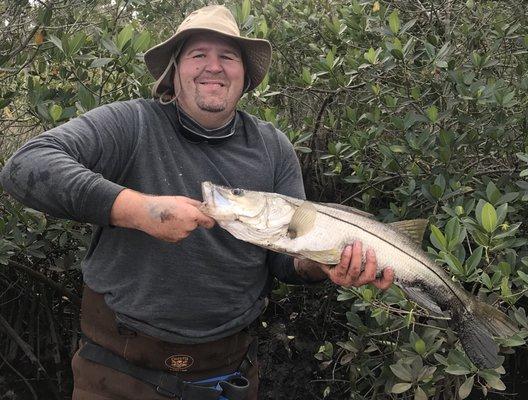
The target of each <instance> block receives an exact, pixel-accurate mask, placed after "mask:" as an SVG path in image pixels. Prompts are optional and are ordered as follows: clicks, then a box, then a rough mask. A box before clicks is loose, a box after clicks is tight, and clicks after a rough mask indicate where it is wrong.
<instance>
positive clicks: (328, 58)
mask: <svg viewBox="0 0 528 400" xmlns="http://www.w3.org/2000/svg"><path fill="white" fill-rule="evenodd" d="M325 62H326V66H327V67H328V69H329V70H332V69H334V52H333V51H332V50H330V51H329V52H328V53H327V54H326V58H325Z"/></svg>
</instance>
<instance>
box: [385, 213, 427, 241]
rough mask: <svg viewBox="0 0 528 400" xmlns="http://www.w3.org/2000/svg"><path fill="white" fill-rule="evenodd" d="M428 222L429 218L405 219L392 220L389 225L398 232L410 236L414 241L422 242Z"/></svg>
mask: <svg viewBox="0 0 528 400" xmlns="http://www.w3.org/2000/svg"><path fill="white" fill-rule="evenodd" d="M428 223H429V220H427V219H410V220H406V221H397V222H392V223H390V224H389V225H390V226H391V227H393V228H394V229H396V230H397V231H398V232H401V233H403V234H404V235H407V236H408V237H410V238H411V239H412V240H413V241H414V242H416V243H418V244H422V241H423V237H424V233H425V229H426V228H427V224H428Z"/></svg>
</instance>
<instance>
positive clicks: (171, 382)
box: [79, 337, 257, 400]
mask: <svg viewBox="0 0 528 400" xmlns="http://www.w3.org/2000/svg"><path fill="white" fill-rule="evenodd" d="M256 353H257V341H256V340H254V341H253V342H251V344H250V345H249V349H248V352H247V353H246V356H245V357H244V360H243V361H242V363H241V364H240V366H239V368H238V371H237V372H235V373H233V374H230V375H224V376H218V377H214V378H209V379H206V380H203V381H198V382H188V381H184V380H183V379H181V378H180V377H178V376H177V375H173V374H169V373H167V372H165V371H161V370H155V369H150V368H144V367H140V366H137V365H135V364H132V363H130V362H129V361H127V360H126V359H124V358H123V357H120V356H118V355H117V354H114V353H112V352H111V351H110V350H108V349H106V348H104V347H102V346H99V345H98V344H97V343H94V342H92V341H91V340H89V339H88V338H86V337H84V345H83V346H82V347H81V349H80V351H79V355H80V356H81V357H83V358H85V359H87V360H90V361H93V362H95V363H98V364H102V365H105V366H107V367H109V368H112V369H115V370H116V371H119V372H122V373H124V374H127V375H130V376H132V377H134V378H136V379H139V380H141V381H143V382H146V383H150V384H151V385H152V386H153V387H154V388H155V390H156V392H158V393H159V394H160V395H162V396H165V397H169V398H175V399H179V400H245V399H246V397H247V395H248V392H249V381H248V380H247V379H246V378H245V377H244V376H243V374H245V373H246V372H247V370H248V369H249V367H250V366H251V365H252V361H251V360H254V359H255V356H256Z"/></svg>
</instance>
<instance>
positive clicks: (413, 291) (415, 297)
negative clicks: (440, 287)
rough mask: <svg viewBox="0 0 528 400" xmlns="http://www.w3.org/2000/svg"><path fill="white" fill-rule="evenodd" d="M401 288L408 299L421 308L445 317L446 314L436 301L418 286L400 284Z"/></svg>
mask: <svg viewBox="0 0 528 400" xmlns="http://www.w3.org/2000/svg"><path fill="white" fill-rule="evenodd" d="M399 286H400V287H401V288H402V289H403V291H404V292H405V293H406V294H407V297H408V298H409V299H410V300H412V301H414V302H415V303H416V304H418V305H419V306H421V307H423V308H425V309H426V310H428V311H430V312H431V313H433V314H435V315H437V316H445V313H444V312H443V311H442V309H441V308H440V306H439V305H438V303H437V302H436V301H435V299H434V298H433V297H431V296H430V295H429V293H427V292H426V291H425V290H423V289H422V288H420V287H418V286H405V285H403V284H399Z"/></svg>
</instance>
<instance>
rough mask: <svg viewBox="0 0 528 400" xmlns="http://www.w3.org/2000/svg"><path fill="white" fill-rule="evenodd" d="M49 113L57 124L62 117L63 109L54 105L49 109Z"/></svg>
mask: <svg viewBox="0 0 528 400" xmlns="http://www.w3.org/2000/svg"><path fill="white" fill-rule="evenodd" d="M48 112H49V115H50V117H51V119H52V120H53V122H57V121H58V120H59V119H60V117H61V115H62V107H61V106H59V105H58V104H53V105H52V106H51V107H50V108H49V109H48Z"/></svg>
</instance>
